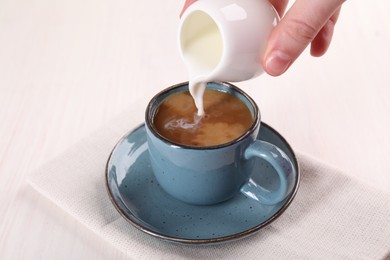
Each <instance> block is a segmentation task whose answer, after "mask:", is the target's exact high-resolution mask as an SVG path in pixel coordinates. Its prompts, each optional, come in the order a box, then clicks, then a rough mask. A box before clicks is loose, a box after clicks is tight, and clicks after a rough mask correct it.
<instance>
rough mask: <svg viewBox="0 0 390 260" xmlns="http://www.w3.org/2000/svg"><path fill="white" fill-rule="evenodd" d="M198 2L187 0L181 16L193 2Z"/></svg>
mask: <svg viewBox="0 0 390 260" xmlns="http://www.w3.org/2000/svg"><path fill="white" fill-rule="evenodd" d="M193 2H196V0H186V1H185V3H184V6H183V9H182V10H181V12H180V17H181V16H182V15H183V13H184V11H185V10H186V9H187V8H188V7H189V6H190V5H191V4H192V3H193Z"/></svg>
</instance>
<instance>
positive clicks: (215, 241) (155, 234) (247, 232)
mask: <svg viewBox="0 0 390 260" xmlns="http://www.w3.org/2000/svg"><path fill="white" fill-rule="evenodd" d="M262 124H263V125H264V126H265V127H267V128H268V129H269V130H271V131H272V132H273V133H274V134H276V135H277V136H278V137H279V138H280V139H281V140H282V141H283V143H284V144H285V145H286V146H287V148H288V149H289V150H290V151H291V153H292V156H291V157H292V158H291V159H292V160H293V162H294V163H295V166H296V170H297V171H296V173H297V176H296V180H295V184H294V187H293V189H292V191H291V194H290V195H289V196H288V197H287V199H286V200H285V202H284V204H283V206H282V207H281V208H280V209H279V210H278V211H277V212H276V213H275V214H274V215H273V216H271V217H270V218H269V219H267V220H266V221H264V222H262V223H260V224H259V225H256V226H254V227H252V228H250V229H248V230H245V231H243V232H240V233H237V234H233V235H229V236H224V237H218V238H209V239H190V238H178V237H171V236H167V235H164V234H161V233H159V232H156V231H153V230H150V229H148V228H146V227H144V226H142V225H140V224H138V223H137V222H136V221H133V220H132V219H131V218H129V216H128V215H127V214H126V212H124V210H123V209H122V208H120V207H119V205H117V202H116V200H115V199H114V194H113V192H112V191H111V189H110V184H109V179H108V175H109V169H108V165H109V163H110V161H111V157H112V155H113V153H114V151H115V149H116V148H117V146H118V145H119V144H120V143H121V142H122V141H123V140H124V139H125V138H127V137H128V136H129V135H130V134H131V133H133V132H135V131H137V130H138V129H140V128H141V127H143V126H144V124H141V125H139V126H137V127H136V128H134V129H133V130H131V131H129V132H128V133H126V134H125V135H124V136H123V137H122V138H120V140H119V141H118V142H117V143H116V145H115V146H114V148H113V149H112V151H111V153H110V155H109V157H108V160H107V162H106V167H105V183H106V190H107V193H108V196H109V198H110V200H111V202H112V204H113V205H114V207H115V209H116V210H117V211H118V212H119V214H120V215H121V216H122V217H123V218H124V219H125V220H126V221H127V222H128V223H130V224H131V225H133V226H134V227H136V228H137V229H139V230H141V231H143V232H145V233H147V234H149V235H151V236H153V237H157V238H160V239H163V240H165V241H168V242H175V243H179V244H188V245H202V244H203V245H209V244H218V243H221V242H229V241H232V240H235V239H240V238H244V237H247V236H249V235H251V234H254V233H255V232H257V231H259V230H260V229H261V228H263V227H265V226H267V225H269V224H270V223H271V222H273V221H274V220H276V219H277V218H278V217H280V216H281V215H282V214H283V213H284V211H285V210H286V209H287V208H288V207H289V206H290V204H291V202H292V201H293V199H294V198H295V195H296V194H297V192H298V188H299V184H300V179H301V174H300V167H299V162H298V160H297V158H296V155H295V153H294V150H293V149H292V148H291V146H290V144H289V143H288V142H287V141H286V139H285V138H284V137H283V136H282V135H281V134H279V132H277V131H276V130H275V129H274V128H272V127H270V126H269V125H268V124H266V123H264V122H262ZM133 217H134V218H136V217H135V216H134V215H133Z"/></svg>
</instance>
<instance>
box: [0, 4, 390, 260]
mask: <svg viewBox="0 0 390 260" xmlns="http://www.w3.org/2000/svg"><path fill="white" fill-rule="evenodd" d="M183 2H184V1H179V0H175V1H172V0H171V1H153V2H149V1H134V0H127V1H124V0H113V1H109V0H94V1H92V0H83V1H80V0H67V1H61V0H32V1H27V0H0V212H1V213H0V259H90V258H91V259H92V258H93V259H113V258H116V259H126V257H125V256H124V255H123V254H122V253H120V252H118V251H117V250H115V249H114V248H113V247H112V246H110V245H107V244H105V242H104V241H103V240H102V239H101V238H98V237H96V236H95V235H94V234H92V233H91V232H90V231H88V230H87V229H86V228H84V227H83V226H82V225H81V224H79V223H78V222H76V221H75V220H73V219H72V218H71V217H69V216H68V215H67V214H65V213H64V212H62V211H61V210H60V209H59V208H57V207H56V206H55V205H53V204H52V203H51V202H49V201H47V200H46V199H45V198H43V197H42V196H41V195H40V194H38V193H37V192H36V191H34V190H33V189H32V188H31V187H29V186H28V184H27V183H26V181H25V178H26V177H27V176H28V175H29V174H30V173H31V172H32V171H33V170H34V169H36V168H38V167H39V166H40V165H42V164H44V163H45V162H47V161H48V160H50V159H51V158H53V157H55V156H57V155H59V154H60V153H61V152H63V151H65V150H66V149H67V148H69V147H70V146H72V145H73V144H75V143H77V142H78V141H79V140H80V139H82V138H83V137H84V136H87V135H88V134H90V133H91V132H93V131H94V130H95V129H97V128H99V127H100V126H102V125H104V124H105V123H107V122H108V121H109V120H110V118H112V117H113V116H115V115H116V114H117V113H119V112H121V111H122V110H124V109H125V108H127V107H129V106H131V105H132V103H133V102H134V101H135V100H141V101H143V103H144V104H146V102H147V101H148V100H149V99H150V98H151V97H152V96H153V95H154V94H155V93H157V92H158V91H160V90H162V89H163V88H165V87H168V86H170V85H173V84H176V83H179V82H182V81H186V80H187V73H186V69H185V67H184V64H183V62H182V61H181V59H180V57H179V52H178V49H177V44H176V31H177V26H178V22H179V18H178V14H179V12H180V9H181V6H182V4H183ZM389 11H390V2H389V1H383V0H371V1H364V0H353V1H347V2H346V3H345V4H344V7H343V10H342V13H341V16H340V19H339V22H338V25H337V27H336V31H335V36H334V41H333V43H332V46H331V48H330V50H329V51H328V53H327V55H325V56H324V57H323V58H319V59H318V58H312V57H310V55H309V54H308V52H305V53H304V54H303V55H302V57H301V58H300V59H299V60H298V61H297V62H296V63H295V64H294V65H293V67H291V69H290V70H289V71H288V72H287V73H286V74H285V75H283V76H281V77H277V78H273V77H270V76H268V75H262V76H261V77H259V78H256V79H254V80H251V81H247V82H241V83H237V84H236V85H238V86H239V87H241V88H243V89H244V90H245V91H246V92H247V93H249V94H250V95H251V96H252V97H253V98H254V99H255V100H256V101H257V102H258V104H259V106H260V108H261V111H262V120H263V121H264V122H267V123H268V124H270V125H271V126H272V127H274V128H275V129H277V130H278V131H279V132H280V133H281V134H282V135H284V136H285V138H286V139H287V140H288V142H289V143H290V144H291V146H292V147H293V148H294V149H295V150H297V151H301V152H304V153H307V154H309V155H312V156H315V157H317V158H319V159H321V160H323V161H325V162H326V163H328V164H331V165H333V166H336V167H337V168H339V169H341V170H343V171H344V172H345V173H346V174H349V175H351V176H354V177H355V178H358V179H360V180H361V181H363V182H365V183H367V185H371V186H374V187H376V188H378V189H382V190H385V191H387V192H389V193H390V137H389V136H390V19H389V17H388V15H389ZM144 109H145V107H139V113H143V111H144ZM131 116H132V115H129V117H131ZM102 192H104V191H102Z"/></svg>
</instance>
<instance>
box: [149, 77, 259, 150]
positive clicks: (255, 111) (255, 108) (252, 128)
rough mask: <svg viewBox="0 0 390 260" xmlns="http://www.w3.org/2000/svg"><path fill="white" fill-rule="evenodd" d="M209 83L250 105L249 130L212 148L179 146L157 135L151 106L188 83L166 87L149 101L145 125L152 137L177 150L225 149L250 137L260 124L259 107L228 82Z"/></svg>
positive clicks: (153, 111)
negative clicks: (251, 121)
mask: <svg viewBox="0 0 390 260" xmlns="http://www.w3.org/2000/svg"><path fill="white" fill-rule="evenodd" d="M211 83H215V84H219V85H223V86H225V87H227V88H230V89H233V90H234V91H236V92H238V93H239V94H240V95H242V96H243V97H244V98H245V99H246V100H247V101H248V102H249V103H250V105H251V106H252V108H253V114H254V116H255V118H254V121H253V123H252V125H251V126H250V127H249V129H248V130H247V131H246V132H245V133H243V134H242V135H240V136H239V137H237V138H236V139H234V140H232V141H230V142H227V143H223V144H219V145H213V146H191V145H185V144H179V143H175V142H173V141H171V140H169V139H167V138H165V137H164V136H162V135H161V134H160V133H158V132H157V130H156V128H155V127H154V124H153V123H152V119H153V116H154V114H155V111H156V110H155V109H152V106H153V104H154V103H155V102H156V101H157V99H158V98H159V97H160V96H163V95H164V94H166V93H168V92H170V91H172V90H174V89H177V88H181V87H185V86H188V81H186V82H182V83H179V84H176V85H173V86H171V87H168V88H166V89H164V90H162V91H160V92H159V93H157V94H156V95H155V96H154V97H153V98H152V99H151V100H150V102H149V104H148V105H147V107H146V111H145V124H146V126H147V127H148V128H149V130H150V131H151V133H152V134H153V135H154V136H156V137H157V138H159V139H160V140H162V141H163V142H165V143H167V144H169V145H171V146H175V147H177V148H183V149H191V150H212V149H219V148H223V147H227V146H230V145H232V144H235V143H238V142H240V141H242V140H243V139H245V138H246V137H247V136H249V135H251V134H252V133H253V132H254V131H255V129H256V127H257V125H258V124H260V121H261V114H260V110H259V107H258V106H257V104H256V102H255V101H254V100H253V99H252V98H251V97H250V96H249V95H248V94H247V93H245V92H244V91H243V90H242V89H240V88H239V87H236V86H234V85H233V84H230V83H228V82H211ZM217 90H218V89H217Z"/></svg>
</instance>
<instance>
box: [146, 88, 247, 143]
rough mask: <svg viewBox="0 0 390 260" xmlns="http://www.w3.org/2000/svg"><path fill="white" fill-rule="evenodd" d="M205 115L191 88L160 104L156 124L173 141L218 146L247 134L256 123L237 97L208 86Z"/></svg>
mask: <svg viewBox="0 0 390 260" xmlns="http://www.w3.org/2000/svg"><path fill="white" fill-rule="evenodd" d="M203 104H204V109H205V115H203V116H199V115H198V114H197V108H196V106H195V103H194V101H193V98H192V96H191V94H190V93H189V91H188V90H185V91H180V92H177V93H174V94H172V95H170V96H168V97H167V98H166V99H165V100H164V101H163V102H162V103H161V104H160V106H159V108H158V110H157V112H156V114H155V117H154V120H153V124H154V126H155V128H156V130H157V131H158V132H159V133H160V134H161V135H162V136H164V137H165V138H167V139H169V140H170V141H172V142H174V143H177V144H181V145H188V146H215V145H221V144H224V143H228V142H230V141H233V140H234V139H236V138H238V137H240V136H241V135H243V134H244V133H245V132H246V131H248V129H249V128H250V126H251V125H252V124H253V122H254V117H253V115H252V114H251V112H250V110H249V109H248V107H247V106H246V105H245V103H244V102H243V101H241V100H240V99H239V98H238V97H237V96H234V95H233V94H229V93H227V92H224V91H219V90H213V89H206V91H205V93H204V96H203Z"/></svg>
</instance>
